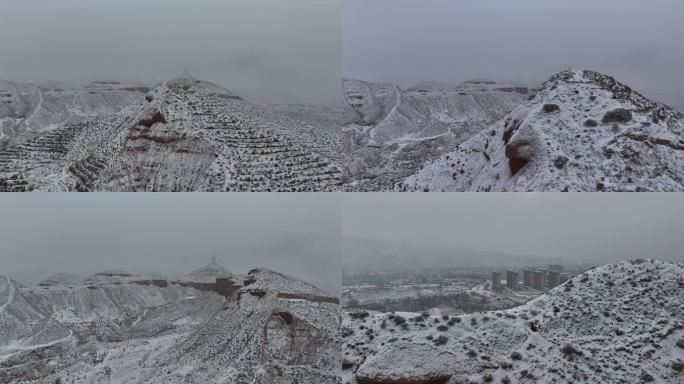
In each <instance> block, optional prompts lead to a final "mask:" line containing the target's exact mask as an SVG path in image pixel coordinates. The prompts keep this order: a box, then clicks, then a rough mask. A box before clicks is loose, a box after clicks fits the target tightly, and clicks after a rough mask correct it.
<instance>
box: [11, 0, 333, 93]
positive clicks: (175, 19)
mask: <svg viewBox="0 0 684 384" xmlns="http://www.w3.org/2000/svg"><path fill="white" fill-rule="evenodd" d="M341 17H342V3H341V0H192V1H188V0H116V1H111V0H59V1H42V0H0V78H2V79H5V80H13V81H21V82H35V81H67V82H84V81H92V80H102V79H106V80H140V81H146V82H158V81H162V80H166V79H168V78H170V77H177V76H179V75H181V74H182V73H183V71H184V69H185V68H186V67H187V68H189V69H190V72H191V74H193V75H194V76H195V77H198V78H201V79H204V80H209V81H213V82H216V83H218V84H220V85H222V86H225V87H227V88H229V89H231V90H233V91H234V92H237V93H239V94H242V95H243V96H246V97H248V98H251V99H253V100H254V99H257V100H256V101H262V102H269V103H307V104H325V105H329V104H333V103H339V100H340V75H341V60H342V58H341V45H342V38H341V34H342V31H341V28H342V26H341Z"/></svg>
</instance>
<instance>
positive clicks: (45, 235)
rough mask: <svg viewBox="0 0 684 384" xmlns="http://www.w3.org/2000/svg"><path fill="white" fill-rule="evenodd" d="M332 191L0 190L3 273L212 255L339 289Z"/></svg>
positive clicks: (184, 263)
mask: <svg viewBox="0 0 684 384" xmlns="http://www.w3.org/2000/svg"><path fill="white" fill-rule="evenodd" d="M340 208H341V196H340V195H338V194H324V193H318V194H306V193H298V194H275V193H266V194H258V193H243V194H222V193H219V194H171V193H169V194H159V193H153V194H125V193H111V194H105V193H98V194H83V195H81V194H78V195H77V194H3V195H2V196H0V212H2V215H0V244H1V249H0V274H7V275H9V276H12V277H15V278H17V279H18V280H20V281H21V280H22V279H23V280H27V279H33V280H34V281H35V279H41V278H44V277H46V276H48V275H50V274H53V273H57V272H70V273H76V274H79V275H82V276H83V275H87V274H90V273H93V272H97V271H102V270H111V269H122V270H126V271H129V272H155V273H164V274H166V275H169V274H174V273H186V272H189V271H190V270H192V269H195V268H199V267H202V266H204V265H206V264H208V263H209V262H210V261H211V258H212V257H216V259H217V262H219V263H221V264H222V265H224V266H225V267H226V268H228V269H229V270H231V271H233V272H235V273H246V272H247V271H248V270H250V269H251V268H254V267H258V266H264V267H268V268H271V269H275V270H277V271H280V272H284V273H288V274H291V275H294V276H297V277H300V278H302V279H304V280H307V281H309V282H312V283H314V284H316V285H317V286H319V287H321V288H323V289H325V290H327V291H330V292H333V293H335V292H338V290H339V286H340V284H341V281H340V280H341V277H340V268H341V267H340V238H341V212H340Z"/></svg>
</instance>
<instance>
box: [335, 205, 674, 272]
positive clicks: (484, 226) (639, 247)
mask: <svg viewBox="0 0 684 384" xmlns="http://www.w3.org/2000/svg"><path fill="white" fill-rule="evenodd" d="M343 216H344V219H343V235H344V243H345V254H344V255H343V259H344V260H345V262H344V264H345V265H344V266H345V268H354V267H355V265H354V264H355V263H360V264H361V266H365V267H373V266H375V267H397V268H401V267H404V268H410V267H415V266H418V267H421V266H430V267H436V266H439V265H452V264H455V265H486V266H492V265H518V266H519V265H526V264H533V263H535V264H537V263H538V264H549V263H554V262H565V263H572V264H587V265H600V264H605V263H608V262H612V261H618V260H625V259H632V258H656V259H661V260H671V261H680V262H681V261H684V255H682V253H681V249H683V248H684V239H682V238H681V236H678V235H677V234H678V233H679V229H680V228H682V227H684V219H683V217H684V202H682V199H681V197H680V196H677V195H676V194H670V195H668V194H664V195H659V196H658V199H654V198H653V197H652V196H649V195H648V194H636V195H624V194H606V195H601V194H598V195H597V194H587V195H580V194H544V193H541V194H536V193H510V194H493V195H490V194H430V195H429V196H428V195H425V194H409V195H402V194H400V195H396V194H347V195H345V196H344V213H343Z"/></svg>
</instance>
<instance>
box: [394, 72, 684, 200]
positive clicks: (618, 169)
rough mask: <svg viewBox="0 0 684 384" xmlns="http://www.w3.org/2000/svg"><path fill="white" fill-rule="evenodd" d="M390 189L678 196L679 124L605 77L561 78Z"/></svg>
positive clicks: (683, 177) (682, 140) (682, 148)
mask: <svg viewBox="0 0 684 384" xmlns="http://www.w3.org/2000/svg"><path fill="white" fill-rule="evenodd" d="M395 188H396V189H397V190H402V191H682V190H684V120H682V115H681V114H680V113H679V112H676V111H674V110H672V109H671V108H669V107H667V106H665V105H663V104H660V103H657V102H654V101H651V100H648V99H646V98H645V97H643V96H642V95H640V94H639V93H637V92H635V91H634V90H632V89H631V88H629V87H628V86H626V85H623V84H620V83H618V82H617V81H615V79H613V78H611V77H609V76H605V75H603V74H600V73H596V72H592V71H574V70H573V71H564V72H561V73H559V74H557V75H554V76H553V77H551V78H550V79H549V80H548V81H546V82H545V83H544V84H543V85H542V87H541V89H540V90H539V91H538V93H537V94H536V96H533V97H530V98H529V99H528V100H527V101H525V102H523V103H522V104H520V105H519V106H518V107H517V108H515V109H514V110H513V111H512V112H511V113H509V114H508V115H506V116H505V117H504V118H502V119H501V120H499V121H498V122H496V123H494V124H493V125H492V126H491V127H488V128H486V129H483V130H482V131H480V132H479V133H478V134H476V135H474V136H473V137H472V138H470V139H469V140H467V141H466V142H464V143H462V144H460V145H458V146H457V147H455V148H454V149H453V150H451V151H449V152H447V153H444V154H442V155H441V157H439V159H437V160H435V161H433V162H431V163H428V164H425V165H424V166H423V167H422V169H420V170H419V171H418V172H417V173H416V174H415V175H412V176H410V177H408V178H407V179H406V180H405V181H403V182H402V183H399V184H397V185H396V186H395Z"/></svg>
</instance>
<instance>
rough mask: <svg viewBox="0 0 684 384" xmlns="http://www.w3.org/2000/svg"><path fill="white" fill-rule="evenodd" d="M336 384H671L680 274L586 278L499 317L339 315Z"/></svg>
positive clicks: (609, 271)
mask: <svg viewBox="0 0 684 384" xmlns="http://www.w3.org/2000/svg"><path fill="white" fill-rule="evenodd" d="M342 336H343V346H344V347H343V348H344V349H343V358H344V360H343V361H344V363H343V369H342V370H341V377H342V382H343V383H351V384H355V383H358V384H364V383H374V384H384V383H386V384H390V383H409V384H411V383H415V384H421V383H450V384H455V383H464V382H493V383H503V382H510V383H558V382H568V381H571V382H589V383H636V382H653V383H676V382H681V379H682V376H681V375H682V373H681V367H682V365H681V364H682V363H684V265H682V264H679V263H670V262H662V261H657V260H635V261H624V262H619V263H615V264H609V265H605V266H602V267H598V268H595V269H592V270H590V271H588V272H585V273H583V274H581V275H579V276H577V277H576V278H574V279H572V280H570V281H568V282H566V283H564V284H563V285H561V286H559V287H557V288H555V289H553V290H552V291H549V292H548V293H546V294H544V295H542V296H540V297H538V298H536V299H533V300H532V301H530V302H528V303H526V304H524V305H522V306H519V307H516V308H513V309H510V310H505V311H493V312H482V313H476V314H469V315H463V316H438V315H431V314H427V313H425V314H419V313H389V314H388V313H369V312H351V313H344V315H343V321H342Z"/></svg>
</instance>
